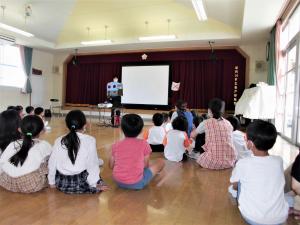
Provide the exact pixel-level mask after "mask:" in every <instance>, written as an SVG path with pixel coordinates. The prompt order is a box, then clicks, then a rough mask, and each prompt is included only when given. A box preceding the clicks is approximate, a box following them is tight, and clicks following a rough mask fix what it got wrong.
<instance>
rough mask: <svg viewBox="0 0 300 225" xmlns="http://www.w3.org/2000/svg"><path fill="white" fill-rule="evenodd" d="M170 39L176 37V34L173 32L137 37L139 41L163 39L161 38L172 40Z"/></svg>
mask: <svg viewBox="0 0 300 225" xmlns="http://www.w3.org/2000/svg"><path fill="white" fill-rule="evenodd" d="M172 39H176V36H175V35H174V34H172V35H159V36H146V37H139V40H140V41H163V40H172Z"/></svg>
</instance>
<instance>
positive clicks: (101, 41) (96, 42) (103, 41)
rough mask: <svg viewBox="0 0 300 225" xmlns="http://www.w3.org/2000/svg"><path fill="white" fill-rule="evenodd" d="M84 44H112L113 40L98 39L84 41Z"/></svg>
mask: <svg viewBox="0 0 300 225" xmlns="http://www.w3.org/2000/svg"><path fill="white" fill-rule="evenodd" d="M81 44H82V45H106V44H111V40H96V41H82V42H81Z"/></svg>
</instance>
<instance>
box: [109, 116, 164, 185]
mask: <svg viewBox="0 0 300 225" xmlns="http://www.w3.org/2000/svg"><path fill="white" fill-rule="evenodd" d="M143 126H144V122H143V120H142V118H141V117H140V116H139V115H137V114H127V115H125V116H123V118H122V120H121V129H122V131H123V133H124V135H125V138H124V139H123V140H121V141H118V142H116V143H115V144H113V146H112V155H111V158H110V161H109V165H110V168H112V169H113V178H114V180H115V182H116V183H117V185H118V186H119V187H120V188H124V189H133V190H140V189H143V188H144V187H145V186H146V185H147V184H148V183H149V182H150V181H151V179H152V178H153V177H154V176H155V175H156V174H158V173H159V172H160V171H161V170H162V169H163V168H164V161H163V160H162V159H157V161H156V162H155V163H153V164H149V158H150V154H151V147H150V146H149V144H148V143H147V142H146V141H145V140H143V139H138V138H137V137H138V135H139V134H140V133H141V131H142V129H143Z"/></svg>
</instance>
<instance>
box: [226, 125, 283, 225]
mask: <svg viewBox="0 0 300 225" xmlns="http://www.w3.org/2000/svg"><path fill="white" fill-rule="evenodd" d="M246 133H247V134H246V143H247V147H248V149H250V150H251V151H252V152H253V155H254V156H252V157H246V158H243V159H240V160H239V161H238V162H237V163H236V166H235V168H234V169H233V171H232V175H231V178H230V182H231V183H232V184H233V187H234V189H236V190H237V192H238V194H237V198H238V203H239V210H240V212H241V214H242V217H243V218H244V220H245V221H246V222H247V223H248V224H250V225H260V224H283V223H284V222H285V221H286V219H287V217H288V212H289V206H288V203H287V202H286V200H285V196H284V184H285V178H284V171H283V160H282V158H281V157H279V156H270V155H269V154H268V151H269V150H270V149H271V148H272V147H273V145H274V144H275V142H276V138H277V131H276V128H275V126H274V125H273V124H271V123H269V122H265V121H262V120H257V121H254V122H253V123H251V124H249V126H248V127H247V132H246Z"/></svg>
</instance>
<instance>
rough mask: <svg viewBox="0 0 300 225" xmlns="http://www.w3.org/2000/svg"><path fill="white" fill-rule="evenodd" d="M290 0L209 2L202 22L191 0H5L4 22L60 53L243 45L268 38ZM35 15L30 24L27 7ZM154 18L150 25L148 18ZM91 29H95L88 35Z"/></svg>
mask: <svg viewBox="0 0 300 225" xmlns="http://www.w3.org/2000/svg"><path fill="white" fill-rule="evenodd" d="M285 1H286V0H204V6H205V9H206V13H207V16H208V20H207V21H198V20H197V17H196V14H195V12H194V10H193V7H192V4H191V2H190V0H0V3H1V5H5V6H6V9H5V11H4V16H2V13H0V21H1V22H3V23H6V24H8V25H11V26H15V27H18V28H20V29H23V30H26V31H28V32H31V33H33V34H34V35H35V37H34V38H24V37H22V36H19V35H17V34H14V33H11V32H7V31H4V30H0V34H7V35H12V36H14V37H16V38H17V41H18V43H20V44H26V45H30V46H33V47H37V48H45V49H49V50H56V51H70V50H71V49H74V48H80V51H81V52H91V51H111V50H134V49H149V48H174V47H176V48H179V47H197V46H207V42H208V40H215V41H216V45H238V44H241V43H247V42H254V41H262V40H266V39H267V38H268V37H269V31H270V29H271V28H272V26H273V25H274V24H275V22H276V19H277V18H278V15H279V12H280V10H281V8H282V7H283V5H284V3H285ZM26 4H30V6H31V8H32V16H31V17H29V18H28V19H27V20H26V22H25V17H24V9H25V5H26ZM167 19H171V23H170V33H172V34H175V35H176V36H177V40H176V41H172V42H165V43H162V42H159V43H157V42H156V43H140V42H139V41H138V36H144V35H158V34H166V33H167V30H168V28H167V27H168V24H167ZM146 20H147V21H149V25H148V29H146V27H145V24H144V22H145V21H146ZM104 25H108V26H109V28H108V32H107V37H108V38H109V39H112V40H113V44H112V45H109V46H98V47H83V46H81V45H80V41H82V40H95V39H103V38H104ZM86 27H90V28H91V30H90V33H89V35H88V33H87V30H86Z"/></svg>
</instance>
